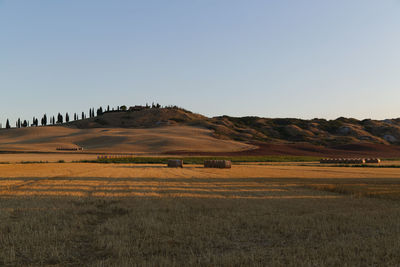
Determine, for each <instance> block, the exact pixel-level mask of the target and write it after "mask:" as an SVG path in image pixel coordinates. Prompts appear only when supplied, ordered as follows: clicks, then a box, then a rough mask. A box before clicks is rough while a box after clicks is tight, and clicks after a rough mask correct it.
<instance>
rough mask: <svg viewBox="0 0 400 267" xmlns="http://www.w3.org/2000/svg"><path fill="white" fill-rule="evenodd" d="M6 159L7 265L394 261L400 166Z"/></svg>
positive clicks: (1, 220) (2, 191)
mask: <svg viewBox="0 0 400 267" xmlns="http://www.w3.org/2000/svg"><path fill="white" fill-rule="evenodd" d="M398 170H399V169H394V168H393V169H392V168H387V169H386V168H385V169H377V168H336V167H321V166H318V164H308V165H307V164H304V163H280V164H278V163H277V164H245V165H234V166H233V168H232V169H230V170H215V169H204V168H202V167H201V166H199V165H189V166H185V168H183V169H169V168H166V167H165V166H164V165H157V164H153V165H149V164H93V163H45V164H16V163H13V164H0V181H1V183H0V197H1V198H0V233H1V234H0V265H9V266H13V265H25V266H26V265H31V266H42V265H60V266H77V265H79V266H134V265H140V266H142V265H151V266H154V265H157V266H164V265H168V266H171V265H172V266H173V265H179V266H182V265H198V266H204V265H206V266H210V265H212V266H240V265H243V266H248V265H255V266H257V265H258V266H265V265H270V266H288V265H289V266H299V265H300V266H301V265H303V266H310V265H318V266H321V265H331V266H332V265H333V266H337V265H341V264H344V263H346V264H347V265H350V266H354V265H363V266H368V265H392V266H395V265H398V264H399V262H400V249H399V248H400V241H399V240H400V226H399V224H398V222H399V221H400V204H399V197H400V172H399V171H398Z"/></svg>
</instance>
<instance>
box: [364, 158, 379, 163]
mask: <svg viewBox="0 0 400 267" xmlns="http://www.w3.org/2000/svg"><path fill="white" fill-rule="evenodd" d="M365 163H381V159H378V158H372V159H366V160H365Z"/></svg>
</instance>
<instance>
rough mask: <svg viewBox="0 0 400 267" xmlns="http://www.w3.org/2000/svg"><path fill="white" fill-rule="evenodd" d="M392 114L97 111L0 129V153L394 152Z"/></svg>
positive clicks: (398, 152)
mask: <svg viewBox="0 0 400 267" xmlns="http://www.w3.org/2000/svg"><path fill="white" fill-rule="evenodd" d="M399 144H400V119H392V120H383V121H378V120H369V119H366V120H356V119H349V118H338V119H336V120H325V119H313V120H301V119H290V118H284V119H271V118H260V117H240V118H237V117H230V116H220V117H214V118H208V117H206V116H203V115H200V114H195V113H192V112H190V111H187V110H184V109H181V108H151V109H143V110H139V111H113V112H105V113H103V114H102V115H100V116H97V117H93V118H89V119H84V120H77V121H73V122H69V123H66V124H60V125H55V126H47V127H30V128H22V129H8V130H5V129H3V130H2V131H1V132H0V150H2V151H48V152H49V151H54V150H55V149H56V148H57V147H77V146H81V147H84V148H85V149H86V150H88V151H92V152H133V153H172V154H174V153H175V154H182V153H190V154H204V153H207V154H218V155H219V154H241V155H243V154H249V155H250V154H251V155H261V154H262V155H274V154H278V155H286V154H289V155H337V156H339V155H352V156H357V155H371V156H389V157H396V156H400V146H399Z"/></svg>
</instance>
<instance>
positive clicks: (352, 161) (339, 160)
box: [320, 158, 381, 164]
mask: <svg viewBox="0 0 400 267" xmlns="http://www.w3.org/2000/svg"><path fill="white" fill-rule="evenodd" d="M380 162H381V160H380V159H378V158H366V159H364V158H328V159H321V160H320V163H336V164H340V163H341V164H365V163H380Z"/></svg>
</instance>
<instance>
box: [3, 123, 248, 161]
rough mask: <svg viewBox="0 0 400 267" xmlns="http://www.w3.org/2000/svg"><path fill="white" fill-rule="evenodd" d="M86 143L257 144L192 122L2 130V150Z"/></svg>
mask: <svg viewBox="0 0 400 267" xmlns="http://www.w3.org/2000/svg"><path fill="white" fill-rule="evenodd" d="M76 147H83V148H84V152H97V153H100V152H108V153H111V152H112V153H147V154H157V153H165V152H167V151H177V150H178V151H180V150H181V151H210V152H222V153H224V152H232V151H242V150H249V149H253V148H254V146H251V145H248V144H244V143H240V142H237V141H232V140H218V139H216V138H214V137H212V131H210V130H207V129H201V128H197V127H190V126H162V127H158V128H146V129H145V128H143V129H127V128H87V129H77V128H72V127H64V126H47V127H32V128H22V129H10V130H2V131H0V151H20V152H22V151H23V152H57V150H56V149H57V148H76Z"/></svg>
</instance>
